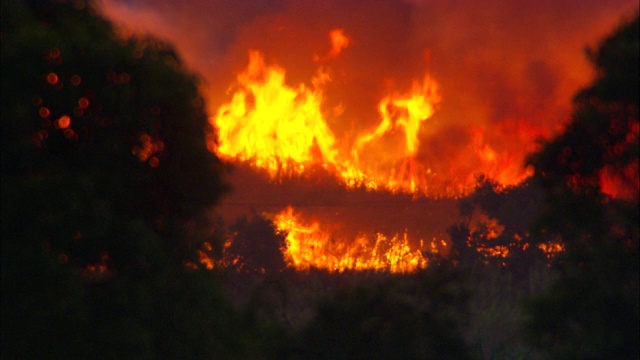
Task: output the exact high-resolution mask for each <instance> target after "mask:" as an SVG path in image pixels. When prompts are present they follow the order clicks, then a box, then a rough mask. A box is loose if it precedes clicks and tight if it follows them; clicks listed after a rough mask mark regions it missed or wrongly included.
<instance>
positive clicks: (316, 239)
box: [274, 206, 428, 273]
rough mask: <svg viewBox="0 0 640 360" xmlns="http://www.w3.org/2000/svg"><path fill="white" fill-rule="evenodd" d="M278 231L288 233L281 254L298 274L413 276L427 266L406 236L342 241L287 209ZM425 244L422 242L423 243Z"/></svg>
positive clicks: (279, 218) (277, 220)
mask: <svg viewBox="0 0 640 360" xmlns="http://www.w3.org/2000/svg"><path fill="white" fill-rule="evenodd" d="M274 223H275V225H276V228H277V229H278V230H279V231H281V232H283V233H286V234H287V235H286V239H285V247H284V248H283V249H282V252H283V254H284V257H285V261H286V262H287V264H288V265H289V266H291V267H294V268H296V269H298V270H308V269H310V268H312V267H313V268H318V269H324V270H328V271H337V272H343V271H345V270H376V271H377V270H384V271H389V272H394V273H406V272H412V271H415V270H417V269H421V268H424V267H426V266H427V263H428V262H427V259H426V258H425V257H424V256H423V254H422V252H421V250H413V249H412V248H411V246H410V245H409V239H408V236H407V234H406V233H404V234H396V235H394V236H393V237H388V236H386V235H384V234H382V233H376V234H375V236H366V235H359V236H358V237H356V238H355V239H353V240H351V239H341V238H339V237H337V236H336V235H335V234H334V233H332V232H331V231H328V230H326V229H323V228H322V227H321V225H320V223H319V222H311V223H305V222H303V221H302V220H301V219H300V217H299V216H298V215H297V214H296V213H295V212H294V210H293V208H292V207H290V206H289V207H287V208H286V209H284V210H283V211H281V212H280V213H278V214H277V215H276V216H275V218H274ZM421 243H422V241H421Z"/></svg>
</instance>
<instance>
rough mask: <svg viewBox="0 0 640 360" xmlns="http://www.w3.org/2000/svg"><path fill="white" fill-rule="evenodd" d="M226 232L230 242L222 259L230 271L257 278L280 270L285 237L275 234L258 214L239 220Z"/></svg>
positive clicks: (282, 263)
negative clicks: (232, 269)
mask: <svg viewBox="0 0 640 360" xmlns="http://www.w3.org/2000/svg"><path fill="white" fill-rule="evenodd" d="M229 231H230V232H231V239H230V243H229V246H228V248H227V249H226V254H225V258H226V259H227V263H229V265H231V266H232V267H233V268H234V269H236V270H237V271H241V272H249V273H258V274H259V273H262V274H264V273H273V272H279V271H282V270H284V268H285V267H286V264H285V262H284V258H283V255H282V248H283V247H284V246H285V243H284V239H285V236H284V235H283V234H281V233H279V232H278V231H277V229H276V228H275V225H274V224H273V222H272V221H271V220H269V219H266V218H264V217H262V216H259V215H258V214H252V216H251V217H246V216H243V217H241V218H239V219H238V220H237V221H236V222H235V223H234V224H233V225H231V227H230V228H229Z"/></svg>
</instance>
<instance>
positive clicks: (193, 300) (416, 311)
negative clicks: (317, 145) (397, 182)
mask: <svg viewBox="0 0 640 360" xmlns="http://www.w3.org/2000/svg"><path fill="white" fill-rule="evenodd" d="M1 26H2V28H1V29H0V36H1V39H2V48H1V50H2V53H1V55H0V59H1V61H0V64H1V65H0V66H1V70H2V78H1V90H2V95H1V99H2V100H1V104H0V105H1V108H0V111H1V115H2V120H1V121H2V128H1V129H2V143H1V150H2V152H1V162H0V165H1V167H2V182H1V185H0V186H1V189H2V194H1V195H2V197H1V214H0V216H1V219H2V230H1V245H2V249H1V250H2V253H1V257H2V272H1V278H2V291H1V296H2V310H1V311H2V319H1V320H2V321H1V330H2V332H1V348H2V352H1V354H2V358H6V359H29V358H48V359H55V358H61V359H62V358H64V359H74V358H77V359H86V358H95V359H121V358H141V359H145V358H147V359H155V358H166V359H173V358H175V359H180V358H188V359H245V358H246V359H270V358H273V359H309V358H311V359H313V358H316V359H325V358H331V359H353V358H366V359H388V358H403V359H472V358H485V359H498V358H520V359H538V358H540V359H543V358H555V359H566V358H617V359H636V358H637V356H638V353H639V351H640V349H639V345H638V343H639V340H638V339H639V338H640V333H639V328H638V324H639V310H638V304H639V296H638V292H639V290H638V273H639V272H640V269H639V264H638V259H639V257H638V239H639V232H640V231H639V227H638V221H639V220H640V219H639V217H640V216H639V206H638V205H639V204H638V188H639V184H638V157H639V145H638V137H639V130H640V124H639V122H638V98H639V97H638V88H639V84H638V78H639V76H638V65H639V64H638V58H639V55H638V52H639V51H638V44H639V36H638V28H639V22H638V17H637V16H636V17H635V18H634V19H632V20H630V21H627V22H625V23H623V24H622V25H621V26H620V27H619V28H618V29H616V30H615V31H614V32H613V33H612V34H611V35H610V36H609V37H608V38H606V39H604V40H603V42H602V43H601V44H600V46H599V47H598V48H597V49H592V50H590V51H589V52H588V56H589V58H590V59H591V60H592V62H593V64H594V67H595V69H596V73H597V76H596V79H595V80H594V82H593V83H592V84H591V86H589V87H588V88H586V89H584V90H583V91H581V92H580V93H579V94H578V95H577V96H576V98H575V101H574V112H573V117H572V120H571V122H570V123H569V124H568V126H567V128H566V130H565V131H564V132H563V133H562V134H561V135H560V136H558V137H557V138H555V139H552V140H549V141H547V142H546V143H544V144H543V146H542V148H541V150H540V151H539V152H537V153H535V154H532V155H531V157H530V158H529V163H530V165H531V166H532V167H533V168H534V169H535V173H534V176H533V177H532V178H530V179H529V180H527V181H526V182H525V183H523V184H521V185H519V186H516V187H509V188H502V187H500V186H498V185H497V184H496V183H494V182H492V181H491V179H486V178H479V179H478V186H477V189H476V191H475V192H474V193H473V194H471V195H470V196H469V197H467V198H464V199H461V200H460V201H459V208H460V213H461V214H462V215H463V221H461V222H460V223H457V224H452V226H451V228H450V235H451V239H452V243H453V244H452V249H451V254H450V257H447V258H437V257H434V256H432V257H431V259H430V264H431V265H430V266H429V267H428V268H427V269H425V270H424V271H421V272H418V273H415V274H409V275H392V274H384V273H367V272H357V273H343V274H327V273H325V272H322V271H317V270H311V271H310V272H308V273H296V272H294V271H292V270H290V269H287V268H286V267H285V266H284V262H283V260H282V258H280V257H278V256H279V254H278V251H277V250H278V246H279V244H281V242H282V240H283V239H282V235H281V234H277V233H276V232H275V231H274V229H273V224H271V223H270V222H269V221H267V220H265V219H263V218H260V217H254V218H247V219H241V220H240V221H238V222H237V223H236V224H234V225H233V226H231V227H230V229H231V230H232V231H233V232H234V233H235V234H236V241H235V243H232V244H231V246H230V247H228V248H226V250H224V249H225V247H224V244H223V240H224V236H222V235H221V234H220V231H221V229H222V224H220V223H216V222H215V221H212V220H211V219H210V217H209V216H208V215H207V214H208V212H209V210H210V209H211V208H212V206H214V205H215V203H216V201H217V200H218V199H219V198H220V197H221V196H223V194H224V192H225V191H226V189H227V185H226V184H225V183H224V181H223V174H224V168H223V165H222V164H221V163H220V161H219V160H218V159H217V158H216V157H215V155H214V154H212V153H211V152H209V151H208V150H207V148H206V144H205V139H204V133H205V132H210V131H213V129H211V128H210V125H209V124H208V122H207V117H206V114H205V112H204V100H203V99H202V98H201V97H200V95H199V94H198V91H197V83H198V79H197V78H196V77H194V76H193V75H191V74H189V73H188V72H187V71H186V70H185V69H184V67H183V66H182V64H181V62H180V59H179V57H178V56H177V54H176V53H175V52H174V51H173V50H172V48H171V47H170V46H169V45H168V44H165V43H163V42H161V41H158V40H156V39H152V38H144V39H140V38H123V37H122V36H121V35H119V34H116V32H115V30H114V28H113V26H112V25H111V24H110V23H109V22H107V21H106V20H104V19H102V18H101V17H100V16H99V14H98V11H97V10H96V9H95V8H94V7H93V5H92V4H91V3H85V2H84V1H55V0H51V1H26V0H25V1H4V2H2V24H1ZM559 36H562V34H559ZM252 245H254V246H255V247H254V246H252ZM257 250H260V251H257ZM558 250H562V251H558ZM223 251H227V252H229V251H230V252H232V253H235V254H236V255H237V256H242V257H243V259H242V261H243V262H242V265H243V267H235V268H232V269H226V270H225V269H219V268H216V267H214V269H208V268H207V266H208V265H210V263H208V262H206V261H203V259H216V258H220V257H221V256H222V255H223ZM262 269H265V270H264V271H262Z"/></svg>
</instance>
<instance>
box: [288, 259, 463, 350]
mask: <svg viewBox="0 0 640 360" xmlns="http://www.w3.org/2000/svg"><path fill="white" fill-rule="evenodd" d="M467 295H468V294H467V291H466V287H465V281H464V279H463V278H462V277H461V276H460V273H459V272H457V271H456V270H454V269H451V268H450V267H448V266H446V265H445V266H440V267H437V266H432V267H430V268H429V269H427V270H425V271H422V272H419V273H416V274H412V275H404V276H388V277H384V276H381V277H380V276H379V277H377V278H369V279H367V280H366V281H361V282H360V283H358V284H357V285H355V286H349V287H347V288H344V289H342V290H340V291H339V292H338V293H337V295H335V296H333V297H332V298H331V299H328V300H326V301H324V302H323V303H321V304H320V305H319V307H318V309H317V313H316V316H315V318H314V319H313V320H312V321H311V322H310V324H309V325H308V326H306V327H305V328H304V329H302V331H300V332H299V333H298V334H297V335H296V336H295V337H294V338H293V341H292V342H291V344H290V346H289V347H285V348H284V349H283V350H282V353H281V354H280V355H279V356H278V357H277V358H288V359H470V358H472V356H471V355H470V353H469V349H468V348H467V345H466V343H465V341H464V339H463V337H462V335H461V328H462V325H463V323H464V320H465V318H466V315H467V314H466V304H467Z"/></svg>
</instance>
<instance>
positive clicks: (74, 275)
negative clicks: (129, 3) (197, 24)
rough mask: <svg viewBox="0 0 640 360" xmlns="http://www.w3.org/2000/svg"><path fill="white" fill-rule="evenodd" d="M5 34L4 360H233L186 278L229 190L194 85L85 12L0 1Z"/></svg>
mask: <svg viewBox="0 0 640 360" xmlns="http://www.w3.org/2000/svg"><path fill="white" fill-rule="evenodd" d="M1 26H2V27H1V30H0V36H1V40H2V54H1V58H0V59H1V61H0V66H1V71H2V79H1V90H2V97H1V105H0V108H1V115H2V119H1V121H2V128H1V129H2V143H1V163H0V164H1V167H2V183H1V187H2V188H1V189H2V198H1V205H2V209H1V216H2V233H1V241H2V339H1V340H2V341H1V343H2V357H3V358H8V359H9V358H65V359H69V358H159V357H166V358H176V357H184V358H206V357H215V356H218V357H226V356H228V353H226V352H227V351H234V353H235V354H236V355H237V356H240V354H241V351H240V350H238V349H239V348H234V346H235V345H234V344H236V345H237V343H238V341H240V340H234V338H235V339H237V338H238V337H234V334H235V333H234V331H235V330H234V329H235V327H234V325H233V324H234V321H233V318H234V313H233V312H232V311H231V310H230V309H229V308H228V306H227V304H226V302H225V300H224V299H223V298H222V297H221V295H220V292H219V290H218V286H217V284H216V280H215V278H214V277H213V276H212V274H211V273H209V272H203V270H202V269H200V270H198V269H193V268H194V267H196V268H198V267H199V265H198V264H199V262H198V259H199V258H198V250H202V247H203V244H205V242H210V243H211V242H214V244H215V240H216V239H215V238H212V237H211V234H210V233H209V229H211V228H207V224H206V217H205V216H204V212H205V211H206V210H207V209H209V208H210V207H211V206H212V205H213V204H215V202H216V201H217V199H218V198H219V197H220V196H221V195H222V194H223V192H224V190H225V185H224V183H223V181H222V179H221V164H220V162H219V160H218V159H217V158H216V157H215V155H213V154H212V153H211V152H209V151H208V150H207V148H206V144H205V131H210V129H209V128H208V127H209V125H208V122H207V118H206V114H205V112H204V106H203V105H204V104H203V99H202V98H201V97H200V96H199V95H198V89H197V79H195V78H194V77H193V76H192V75H189V74H188V73H187V72H186V71H185V69H184V67H183V66H182V65H181V63H180V60H179V59H178V58H177V56H176V54H175V52H174V51H173V50H172V49H171V48H170V47H169V46H168V45H167V44H164V43H162V42H159V41H157V40H154V39H124V38H122V37H120V36H118V35H117V34H116V33H115V32H114V29H113V28H112V26H111V24H110V23H108V22H107V21H105V20H104V19H102V18H101V17H100V16H99V14H98V10H97V9H96V8H95V7H94V6H93V5H92V4H91V3H85V2H84V1H53V0H52V1H3V2H2V25H1ZM201 224H204V228H203V227H201V226H199V225H201ZM215 245H219V244H215ZM185 264H190V265H191V266H190V267H189V268H187V267H186V266H185ZM194 264H195V266H194ZM236 350H238V352H235V351H236Z"/></svg>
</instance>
